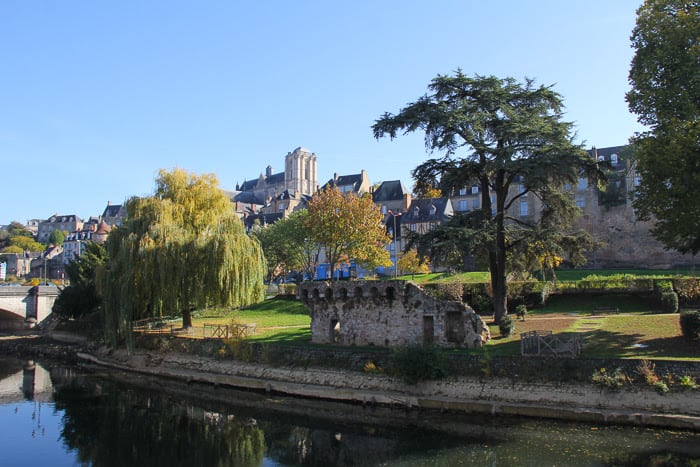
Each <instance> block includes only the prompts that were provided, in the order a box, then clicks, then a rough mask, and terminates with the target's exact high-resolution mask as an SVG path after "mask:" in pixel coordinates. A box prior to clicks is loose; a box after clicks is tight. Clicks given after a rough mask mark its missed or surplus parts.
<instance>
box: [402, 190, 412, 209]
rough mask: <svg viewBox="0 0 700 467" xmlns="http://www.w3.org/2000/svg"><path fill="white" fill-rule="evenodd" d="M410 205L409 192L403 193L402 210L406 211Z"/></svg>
mask: <svg viewBox="0 0 700 467" xmlns="http://www.w3.org/2000/svg"><path fill="white" fill-rule="evenodd" d="M410 205H411V193H404V195H403V210H404V211H408V207H409V206H410Z"/></svg>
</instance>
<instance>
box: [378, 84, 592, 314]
mask: <svg viewBox="0 0 700 467" xmlns="http://www.w3.org/2000/svg"><path fill="white" fill-rule="evenodd" d="M429 90H430V94H427V95H424V96H423V97H421V98H420V99H418V100H417V101H416V102H413V103H410V104H408V105H407V106H406V107H404V108H403V109H401V110H400V111H399V112H398V113H397V114H395V115H394V114H389V113H385V114H384V115H383V116H382V117H381V118H379V119H378V120H377V121H376V122H375V124H374V125H373V127H372V129H373V132H374V136H375V137H376V138H381V137H383V136H389V137H390V138H392V139H393V138H396V137H397V136H398V135H399V134H401V133H403V134H406V133H412V132H414V131H423V132H424V133H425V146H426V149H427V150H428V151H430V152H434V151H437V152H442V153H444V155H443V156H442V157H440V158H435V159H430V160H428V161H426V162H424V163H423V164H421V165H420V166H418V167H417V168H416V169H414V171H413V173H412V174H413V177H414V178H415V179H416V184H417V185H419V186H427V185H431V184H436V185H437V186H439V187H440V188H441V190H442V191H443V192H444V193H449V192H450V191H451V190H453V189H459V188H462V187H469V186H473V185H477V186H478V187H479V192H480V194H481V209H480V210H478V211H475V212H472V213H470V214H469V215H468V216H454V217H453V218H452V219H451V220H450V221H448V222H447V223H446V224H444V225H442V226H440V227H438V228H437V229H435V230H434V231H432V232H430V234H429V236H431V237H432V238H433V239H435V240H436V242H439V243H440V244H444V245H446V247H449V248H451V249H453V250H454V249H455V248H457V249H459V250H460V251H461V252H462V253H479V252H483V253H484V254H485V255H486V256H487V258H488V264H489V270H490V275H491V287H492V290H493V301H494V310H495V320H496V322H500V320H501V319H502V318H503V317H504V316H505V315H506V314H507V282H506V275H507V270H506V269H507V256H508V254H509V251H510V250H511V249H512V248H513V247H514V245H516V244H518V243H522V242H528V241H534V238H533V237H535V236H537V237H542V238H547V239H548V241H549V242H550V243H549V244H550V247H551V248H555V247H556V246H557V245H555V244H553V243H551V242H552V240H553V239H555V238H556V237H554V236H553V235H551V234H548V232H552V231H560V230H562V228H566V227H567V226H568V224H570V223H571V221H572V219H573V217H574V216H575V215H576V213H577V209H576V206H575V205H574V200H573V198H572V196H571V195H570V193H567V192H566V190H565V189H564V188H565V184H567V183H568V184H572V185H573V184H575V183H576V181H577V180H578V178H579V177H587V178H588V179H590V180H592V181H596V182H597V181H598V180H599V179H600V178H601V177H602V173H601V171H600V170H599V169H598V166H597V163H596V161H594V160H593V159H592V158H591V157H590V156H589V155H588V154H587V153H586V151H584V150H583V149H582V148H581V147H580V146H579V145H577V144H575V143H574V142H573V137H572V129H571V124H570V123H567V122H563V121H562V120H561V119H562V107H563V105H562V100H561V96H560V95H559V94H557V93H556V92H554V91H553V90H552V89H551V87H545V86H536V85H535V83H534V82H533V81H532V80H526V81H525V82H524V83H522V84H521V83H518V82H516V81H515V80H514V79H512V78H506V79H500V78H496V77H493V76H490V77H483V76H478V75H477V76H475V77H469V76H467V75H464V74H463V73H462V72H461V71H460V70H458V71H457V72H456V73H455V75H454V76H444V75H438V76H437V77H436V78H434V79H433V80H432V82H431V83H430V85H429ZM520 184H522V186H520ZM433 186H435V185H433ZM518 188H519V189H518ZM528 195H529V196H536V197H538V198H539V199H541V200H542V202H543V205H544V206H545V208H544V210H543V211H542V213H541V216H539V221H538V222H537V224H536V225H535V224H528V223H526V222H524V221H522V220H521V219H511V218H509V217H508V215H507V213H508V210H509V208H511V206H513V205H514V203H516V202H518V201H519V200H521V199H524V197H526V196H528ZM430 256H431V257H435V256H436V255H435V253H433V254H431V255H430Z"/></svg>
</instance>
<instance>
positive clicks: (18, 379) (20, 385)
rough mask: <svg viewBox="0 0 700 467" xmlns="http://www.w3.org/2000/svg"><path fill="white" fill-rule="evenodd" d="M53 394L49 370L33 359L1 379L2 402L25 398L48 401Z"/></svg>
mask: <svg viewBox="0 0 700 467" xmlns="http://www.w3.org/2000/svg"><path fill="white" fill-rule="evenodd" d="M17 366H19V364H18V365H17ZM52 396H53V385H52V383H51V376H50V374H49V372H48V371H47V370H46V369H45V368H44V367H42V366H41V365H39V364H37V363H35V362H34V361H32V360H28V361H27V362H25V363H24V366H23V367H20V368H19V369H18V370H17V371H16V372H12V373H11V374H10V375H9V376H6V377H4V378H2V379H0V403H12V402H20V401H24V400H28V401H38V402H47V401H50V400H52Z"/></svg>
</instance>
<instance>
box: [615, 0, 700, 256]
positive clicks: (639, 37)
mask: <svg viewBox="0 0 700 467" xmlns="http://www.w3.org/2000/svg"><path fill="white" fill-rule="evenodd" d="M632 47H633V48H634V49H635V55H634V58H633V60H632V66H631V68H630V73H629V81H630V84H631V85H632V89H631V90H630V91H629V92H628V93H627V102H628V104H629V108H630V110H631V111H632V112H633V113H635V114H637V119H638V120H639V122H640V123H642V124H643V125H646V126H648V127H649V131H646V132H643V133H641V134H638V135H636V136H635V137H634V138H632V143H633V144H634V146H635V158H636V163H637V164H636V165H637V171H638V172H639V174H640V176H641V179H640V185H639V186H638V187H636V188H635V193H634V200H633V204H634V207H635V209H636V210H637V215H638V217H639V218H640V219H642V220H653V221H654V222H655V226H654V228H653V229H652V234H653V235H654V236H655V237H656V238H657V239H658V240H659V241H661V242H662V243H663V244H664V245H666V246H667V247H668V248H671V249H675V250H677V251H679V252H681V253H692V254H693V255H695V254H696V253H697V252H698V251H700V201H698V196H697V190H698V186H700V4H699V3H698V2H691V1H687V0H647V1H645V2H644V4H643V5H642V6H641V7H639V9H638V10H637V24H636V26H635V28H634V30H633V31H632Z"/></svg>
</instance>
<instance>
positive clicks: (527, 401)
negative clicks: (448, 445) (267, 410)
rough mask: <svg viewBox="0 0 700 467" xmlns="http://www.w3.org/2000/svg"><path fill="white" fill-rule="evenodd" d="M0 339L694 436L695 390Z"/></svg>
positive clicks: (400, 400)
mask: <svg viewBox="0 0 700 467" xmlns="http://www.w3.org/2000/svg"><path fill="white" fill-rule="evenodd" d="M54 337H55V338H58V339H61V340H56V339H55V338H52V337H49V336H47V335H38V334H29V335H25V336H13V337H6V338H0V352H2V353H3V354H5V355H12V354H15V355H30V356H33V357H41V356H44V357H53V358H61V359H70V360H71V361H75V362H82V363H84V364H91V365H100V366H103V367H106V368H113V369H118V370H122V371H128V372H131V373H135V374H143V375H149V376H154V377H158V378H164V379H169V380H176V381H184V382H187V383H202V384H207V385H211V386H213V387H231V388H239V389H247V390H255V391H264V392H267V393H271V394H285V395H290V396H296V397H304V398H313V399H321V400H328V401H336V402H345V403H352V404H358V405H362V406H369V407H373V406H375V407H399V408H403V409H410V410H415V411H418V412H420V411H422V410H439V411H450V412H457V413H464V414H483V415H491V416H499V415H508V416H527V417H539V418H551V419H561V420H570V421H583V422H595V423H609V424H625V425H638V426H654V427H668V428H677V429H684V430H695V431H700V397H698V393H697V391H674V392H670V393H666V394H659V393H658V392H656V391H654V390H653V389H652V388H650V387H641V386H629V387H623V388H621V389H620V390H617V391H613V390H610V389H606V388H601V387H600V386H596V385H593V384H580V383H565V382H537V381H531V380H530V381H518V380H513V379H510V378H503V377H475V376H456V377H451V378H448V379H445V380H440V381H431V382H422V383H419V384H417V385H408V384H406V383H404V382H402V381H401V380H399V379H396V378H392V377H389V376H387V375H385V374H377V373H365V372H359V371H346V370H341V369H331V368H321V367H302V366H296V367H295V366H284V367H273V366H269V365H263V364H259V363H245V362H240V361H235V360H222V359H217V358H207V357H202V356H197V355H191V354H186V353H180V352H162V351H144V350H138V349H137V351H136V352H134V353H132V354H129V353H128V352H126V351H124V350H113V349H106V348H96V347H94V346H92V345H90V344H89V343H87V342H84V341H81V340H80V339H70V338H67V337H66V336H64V335H56V336H54Z"/></svg>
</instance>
